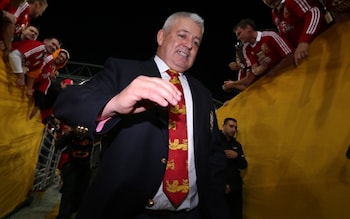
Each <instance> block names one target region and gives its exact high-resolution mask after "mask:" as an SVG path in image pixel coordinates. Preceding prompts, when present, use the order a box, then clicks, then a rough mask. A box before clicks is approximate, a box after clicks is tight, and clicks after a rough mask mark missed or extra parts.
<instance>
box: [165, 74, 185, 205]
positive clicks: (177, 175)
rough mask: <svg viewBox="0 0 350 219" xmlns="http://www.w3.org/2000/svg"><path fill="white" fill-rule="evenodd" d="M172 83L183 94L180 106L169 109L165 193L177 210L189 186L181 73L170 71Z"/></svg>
mask: <svg viewBox="0 0 350 219" xmlns="http://www.w3.org/2000/svg"><path fill="white" fill-rule="evenodd" d="M167 73H168V74H169V75H170V82H171V83H173V84H174V85H175V86H176V87H177V88H178V89H179V90H180V91H181V92H182V98H181V100H180V101H179V103H178V105H176V106H170V107H169V154H168V162H167V167H166V171H165V175H164V179H163V191H164V193H165V194H166V196H167V197H168V198H169V200H170V201H171V203H172V204H173V205H174V207H175V208H177V207H178V206H180V204H181V203H182V202H183V200H184V199H185V198H186V196H187V194H188V191H189V186H188V162H187V160H188V158H187V150H188V143H187V123H186V106H185V98H184V93H183V89H182V86H181V83H180V80H179V77H178V76H179V73H178V72H176V71H173V70H168V71H167Z"/></svg>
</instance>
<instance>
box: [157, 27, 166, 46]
mask: <svg viewBox="0 0 350 219" xmlns="http://www.w3.org/2000/svg"><path fill="white" fill-rule="evenodd" d="M163 41H164V31H163V29H161V30H159V31H158V33H157V43H158V45H159V46H161V45H162V44H163Z"/></svg>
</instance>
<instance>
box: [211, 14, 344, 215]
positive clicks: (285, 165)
mask: <svg viewBox="0 0 350 219" xmlns="http://www.w3.org/2000/svg"><path fill="white" fill-rule="evenodd" d="M217 116H218V123H219V127H221V126H222V123H223V120H224V118H225V117H235V118H237V120H238V127H239V128H238V130H239V133H238V137H237V138H238V140H239V141H240V142H241V143H242V145H243V149H244V152H245V155H246V158H247V161H248V168H247V169H246V170H244V171H243V172H242V176H243V181H244V218H245V219H296V218H298V219H314V218H317V219H333V218H334V219H348V218H349V217H350V216H349V213H350V160H349V159H347V158H346V157H345V152H346V150H347V148H348V146H349V145H350V21H347V22H343V23H337V24H335V25H333V26H332V27H330V29H328V30H327V31H326V32H324V33H322V34H321V35H320V36H319V37H318V38H316V39H315V41H313V43H312V44H311V47H310V53H309V57H308V59H307V61H306V62H304V63H302V64H301V65H300V66H298V67H296V68H295V67H294V66H291V67H290V68H288V69H285V71H283V72H282V73H281V74H279V75H277V76H275V77H272V78H267V77H265V78H261V79H260V80H258V81H257V82H255V83H254V84H253V85H251V86H250V87H249V88H248V89H247V90H245V91H244V92H241V93H240V94H239V95H237V96H236V97H234V98H233V99H232V100H230V102H229V103H228V105H226V106H223V107H221V108H219V109H218V110H217Z"/></svg>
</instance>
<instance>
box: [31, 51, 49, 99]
mask: <svg viewBox="0 0 350 219" xmlns="http://www.w3.org/2000/svg"><path fill="white" fill-rule="evenodd" d="M53 63H54V58H53V55H52V54H50V55H46V56H45V57H44V61H43V66H42V68H41V73H40V75H39V76H38V77H37V78H35V80H34V86H33V88H34V90H36V91H40V92H42V93H44V94H45V95H46V94H47V90H48V89H49V87H50V85H51V77H50V76H51V71H53V70H54V64H53Z"/></svg>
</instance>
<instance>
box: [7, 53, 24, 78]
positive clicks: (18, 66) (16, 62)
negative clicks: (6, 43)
mask: <svg viewBox="0 0 350 219" xmlns="http://www.w3.org/2000/svg"><path fill="white" fill-rule="evenodd" d="M22 60H23V56H22V53H21V52H20V51H19V50H17V49H15V50H13V51H12V52H10V54H9V62H10V66H11V69H12V72H13V73H26V72H24V70H23V66H22Z"/></svg>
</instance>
